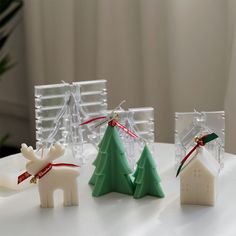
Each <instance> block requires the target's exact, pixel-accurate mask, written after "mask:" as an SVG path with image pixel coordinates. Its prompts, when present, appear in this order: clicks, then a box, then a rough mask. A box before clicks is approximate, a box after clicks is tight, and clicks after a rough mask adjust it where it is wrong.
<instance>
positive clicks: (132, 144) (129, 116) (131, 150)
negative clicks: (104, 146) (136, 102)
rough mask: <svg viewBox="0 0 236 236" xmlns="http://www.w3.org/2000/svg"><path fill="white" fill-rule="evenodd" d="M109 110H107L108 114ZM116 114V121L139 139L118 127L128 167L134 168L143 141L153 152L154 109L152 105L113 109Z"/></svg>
mask: <svg viewBox="0 0 236 236" xmlns="http://www.w3.org/2000/svg"><path fill="white" fill-rule="evenodd" d="M110 112H111V111H108V114H110ZM114 112H115V113H117V114H118V117H119V118H118V121H119V122H120V123H121V124H122V125H124V126H126V128H128V129H129V130H130V131H132V132H133V133H135V134H136V135H137V136H138V137H140V139H135V138H133V137H131V136H130V135H129V134H127V133H126V132H124V131H123V130H122V129H118V131H119V134H120V136H121V139H122V142H123V144H124V146H125V150H126V156H127V159H128V162H129V164H130V167H131V168H132V169H133V170H134V169H135V166H136V162H137V160H138V159H139V157H140V155H141V152H142V150H143V147H144V145H145V142H146V143H147V144H148V146H149V148H150V150H151V152H152V153H153V152H154V145H153V144H154V138H155V137H154V109H153V108H152V107H141V108H129V109H127V110H124V109H122V108H120V109H117V110H115V111H114Z"/></svg>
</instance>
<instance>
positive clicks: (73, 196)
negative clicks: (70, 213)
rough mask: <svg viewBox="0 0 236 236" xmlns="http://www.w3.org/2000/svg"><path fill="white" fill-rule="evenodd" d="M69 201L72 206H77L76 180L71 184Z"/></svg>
mask: <svg viewBox="0 0 236 236" xmlns="http://www.w3.org/2000/svg"><path fill="white" fill-rule="evenodd" d="M71 202H72V205H73V206H77V205H78V204H79V199H78V188H77V182H76V180H75V181H74V182H73V184H72V185H71Z"/></svg>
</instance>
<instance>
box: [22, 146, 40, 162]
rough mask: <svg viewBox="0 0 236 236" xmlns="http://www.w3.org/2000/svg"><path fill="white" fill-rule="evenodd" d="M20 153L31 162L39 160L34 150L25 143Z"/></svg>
mask: <svg viewBox="0 0 236 236" xmlns="http://www.w3.org/2000/svg"><path fill="white" fill-rule="evenodd" d="M20 151H21V153H22V155H23V156H24V157H25V158H26V159H28V160H30V161H35V160H37V157H36V156H35V154H34V150H33V148H32V147H31V146H29V147H28V146H27V145H26V144H25V143H22V144H21V149H20Z"/></svg>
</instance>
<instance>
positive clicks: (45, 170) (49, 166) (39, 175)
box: [17, 163, 79, 184]
mask: <svg viewBox="0 0 236 236" xmlns="http://www.w3.org/2000/svg"><path fill="white" fill-rule="evenodd" d="M56 166H57V167H58V166H67V167H79V166H78V165H75V164H69V163H57V164H52V163H48V164H47V165H46V166H45V167H43V169H41V170H40V171H39V172H38V173H37V174H36V175H35V176H34V178H33V179H35V180H36V179H41V178H42V177H43V176H44V175H46V174H47V173H48V172H49V171H50V170H51V169H52V167H56ZM30 176H31V174H30V173H28V172H27V171H26V172H24V173H23V174H21V175H19V176H18V182H17V184H20V183H21V182H23V181H24V180H26V179H28V178H29V177H30Z"/></svg>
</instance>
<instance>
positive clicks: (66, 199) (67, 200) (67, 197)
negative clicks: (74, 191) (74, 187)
mask: <svg viewBox="0 0 236 236" xmlns="http://www.w3.org/2000/svg"><path fill="white" fill-rule="evenodd" d="M71 205H72V203H71V191H70V188H69V187H66V188H65V189H64V206H71Z"/></svg>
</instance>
